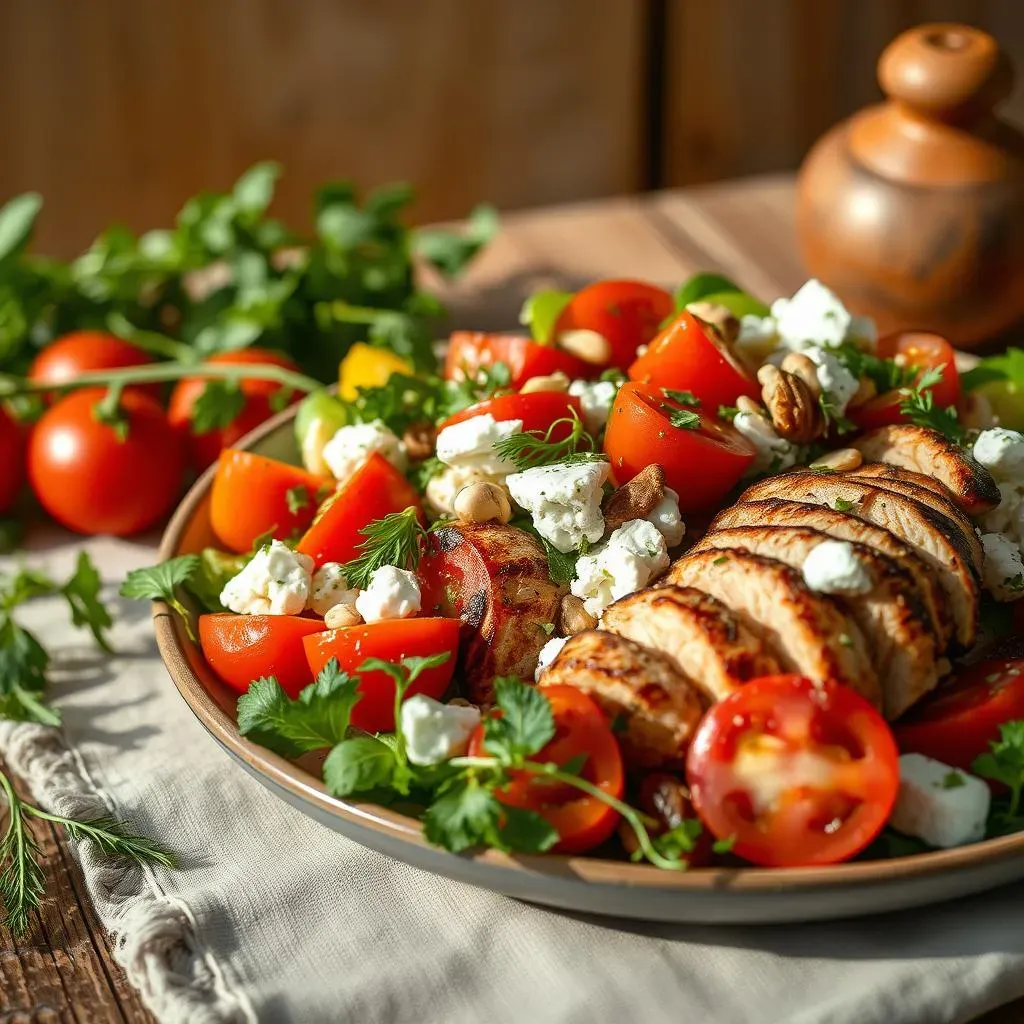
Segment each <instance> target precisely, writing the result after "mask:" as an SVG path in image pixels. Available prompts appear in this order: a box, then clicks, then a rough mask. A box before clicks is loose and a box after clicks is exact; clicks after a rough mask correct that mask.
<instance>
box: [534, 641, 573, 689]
mask: <svg viewBox="0 0 1024 1024" xmlns="http://www.w3.org/2000/svg"><path fill="white" fill-rule="evenodd" d="M568 642H569V638H568V637H567V636H553V637H552V638H551V639H550V640H549V641H548V642H547V643H546V644H545V645H544V646H543V647H542V648H541V649H540V654H539V655H537V668H536V670H535V671H534V673H533V678H534V680H536V681H537V682H540V677H541V676H542V675H543V674H544V670H545V669H546V668H547V667H548V666H549V665H550V664H551V663H552V662H553V661H554V660H555V658H557V657H558V655H559V652H560V651H561V650H562V648H563V647H564V646H565V645H566V644H567V643H568Z"/></svg>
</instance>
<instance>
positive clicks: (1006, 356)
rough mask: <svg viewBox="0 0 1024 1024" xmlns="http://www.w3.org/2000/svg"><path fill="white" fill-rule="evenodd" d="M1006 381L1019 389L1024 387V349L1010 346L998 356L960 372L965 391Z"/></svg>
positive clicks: (983, 360)
mask: <svg viewBox="0 0 1024 1024" xmlns="http://www.w3.org/2000/svg"><path fill="white" fill-rule="evenodd" d="M997 381H998V382H1006V383H1009V384H1012V385H1014V387H1015V388H1016V389H1017V390H1020V389H1024V349H1021V348H1008V349H1007V350H1006V351H1005V352H1003V353H1001V354H1000V355H997V356H988V357H986V358H985V359H982V360H981V361H980V362H979V363H978V365H977V366H974V367H972V368H971V369H970V370H967V371H966V372H964V373H962V374H960V383H961V384H962V385H963V388H964V390H965V391H974V390H975V389H976V388H980V387H982V386H983V385H985V384H991V383H993V382H997Z"/></svg>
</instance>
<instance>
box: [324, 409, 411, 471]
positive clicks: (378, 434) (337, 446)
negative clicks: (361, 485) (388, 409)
mask: <svg viewBox="0 0 1024 1024" xmlns="http://www.w3.org/2000/svg"><path fill="white" fill-rule="evenodd" d="M373 452H380V454H381V455H382V456H383V457H384V458H385V459H387V460H388V462H390V463H391V465H393V466H394V467H395V468H396V469H401V470H404V469H405V468H406V466H407V465H408V458H407V457H406V454H405V445H404V444H402V442H401V441H400V440H399V439H398V438H397V437H396V436H395V435H394V434H393V433H392V432H391V430H390V429H389V428H388V427H387V426H386V424H385V423H384V421H383V420H373V421H372V422H371V423H353V424H352V425H351V426H348V427H341V428H339V429H338V430H337V431H336V432H335V434H334V437H332V438H331V439H330V441H328V442H327V444H326V445H324V450H323V453H322V455H321V457H322V459H323V461H324V463H325V464H326V466H327V468H328V469H329V470H330V471H331V475H332V476H333V477H334V478H335V480H337V481H338V482H339V483H345V482H347V481H348V480H349V479H351V477H352V475H353V474H354V473H355V472H356V470H357V469H359V467H360V466H361V465H362V464H363V463H364V462H365V461H366V460H367V459H368V458H369V457H370V455H372V454H373Z"/></svg>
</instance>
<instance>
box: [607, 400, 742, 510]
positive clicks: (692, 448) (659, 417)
mask: <svg viewBox="0 0 1024 1024" xmlns="http://www.w3.org/2000/svg"><path fill="white" fill-rule="evenodd" d="M679 412H692V413H695V414H696V415H697V416H698V420H697V421H695V423H694V427H693V428H692V429H687V428H684V427H677V426H673V425H672V421H671V419H670V417H671V416H672V415H673V414H674V413H679ZM604 450H605V451H606V452H607V453H608V457H609V458H610V459H611V464H612V475H613V476H614V477H615V480H616V482H617V483H619V484H620V485H621V484H624V483H626V482H627V481H628V480H632V479H633V477H635V476H636V475H637V473H639V472H640V471H641V470H642V469H644V468H645V467H646V466H649V465H650V464H651V463H657V464H658V465H659V466H661V467H662V468H663V469H664V470H665V483H666V484H667V485H668V486H669V487H671V488H672V489H673V490H674V491H677V492H678V494H679V507H680V509H681V510H682V511H684V512H706V511H709V510H710V509H713V508H715V507H716V506H717V505H719V504H720V503H721V501H722V499H723V498H724V497H725V496H726V495H727V494H728V493H729V491H731V490H732V488H733V487H735V486H736V484H737V482H738V481H739V479H740V477H742V476H743V474H744V473H745V472H746V471H747V469H748V467H749V466H750V464H751V463H752V462H753V461H754V457H755V455H756V452H755V451H754V448H753V446H752V445H751V444H750V443H749V442H748V441H747V440H746V438H744V437H743V436H742V435H741V434H740V433H738V432H737V431H735V430H733V428H732V427H731V426H729V425H728V424H727V423H723V422H722V421H721V420H719V419H718V418H717V417H716V416H712V415H708V414H706V413H704V412H701V411H700V410H699V409H691V408H689V407H685V406H682V405H680V404H679V403H678V402H675V401H673V400H671V399H668V398H666V397H665V396H664V395H663V394H661V393H660V392H658V391H656V390H655V389H653V388H648V387H646V386H645V385H643V384H635V383H629V384H624V385H623V386H622V387H621V388H620V389H619V393H618V395H616V397H615V404H614V405H613V406H612V414H611V416H610V417H609V419H608V429H607V431H606V433H605V436H604Z"/></svg>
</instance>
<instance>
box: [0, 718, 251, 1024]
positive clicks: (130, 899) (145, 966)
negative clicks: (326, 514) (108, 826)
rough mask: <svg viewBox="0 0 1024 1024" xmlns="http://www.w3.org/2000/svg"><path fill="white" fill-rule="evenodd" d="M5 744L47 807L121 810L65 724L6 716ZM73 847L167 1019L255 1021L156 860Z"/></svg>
mask: <svg viewBox="0 0 1024 1024" xmlns="http://www.w3.org/2000/svg"><path fill="white" fill-rule="evenodd" d="M0 750H2V751H3V755H4V758H5V760H6V761H7V763H8V764H9V765H10V767H11V768H12V769H13V770H14V771H15V772H17V774H18V775H20V776H21V777H22V778H23V779H24V780H25V781H26V782H27V783H28V785H29V788H30V789H31V791H32V795H33V797H34V799H36V800H37V801H39V803H40V804H42V805H43V807H44V808H45V809H46V810H48V811H51V812H52V813H55V814H60V815H63V816H64V817H74V818H96V817H100V816H102V815H110V814H113V815H115V816H118V814H117V808H116V807H115V806H114V804H113V801H112V800H111V799H110V797H109V795H108V794H105V793H104V792H103V791H102V790H101V789H100V788H99V787H98V786H96V785H95V784H94V783H93V781H92V779H91V778H90V777H89V772H88V770H87V768H86V766H85V764H84V763H83V762H82V760H81V758H80V757H79V756H78V755H77V753H76V752H75V751H74V750H72V749H71V748H69V747H68V745H67V743H66V742H65V739H64V736H63V735H62V734H61V733H60V732H59V731H58V730H56V729H50V728H46V727H45V726H41V725H35V724H32V723H15V722H0ZM72 846H74V847H75V849H76V852H77V854H78V859H79V861H80V862H81V865H82V872H83V874H84V876H85V882H86V886H87V888H88V890H89V895H90V896H91V897H92V900H93V904H94V906H95V908H96V913H97V914H98V916H99V918H100V920H101V921H102V923H103V925H104V927H105V928H107V929H108V931H110V932H111V934H112V935H113V936H114V937H115V939H116V947H115V955H116V957H117V960H118V962H119V963H120V964H121V966H122V967H123V968H124V970H125V973H126V974H127V976H128V980H129V982H130V983H131V984H132V985H134V986H135V988H137V989H138V990H139V993H140V994H141V996H142V999H143V1001H144V1002H145V1004H146V1006H147V1007H148V1008H149V1010H150V1011H151V1012H152V1013H153V1015H154V1016H155V1017H156V1018H157V1019H158V1020H159V1021H160V1022H161V1024H254V1022H255V1021H256V1015H255V1013H254V1012H253V1010H252V1007H251V1006H250V1004H249V1001H248V1000H247V999H246V998H245V996H244V995H243V994H242V993H241V992H240V991H237V990H235V989H234V988H233V987H232V986H231V985H229V984H228V983H227V981H226V979H225V977H224V972H223V970H222V969H221V968H220V967H219V965H218V964H217V963H216V961H215V959H214V958H213V957H212V956H211V955H210V954H209V953H207V952H206V951H205V950H203V948H202V945H201V943H200V942H199V940H198V937H197V934H196V926H195V920H194V918H193V917H192V914H191V912H190V911H189V909H188V907H187V906H186V905H185V904H184V903H182V902H181V901H180V900H176V899H174V898H173V897H171V896H168V895H167V894H166V893H164V892H163V890H162V889H161V887H160V885H159V883H158V880H157V879H156V877H155V875H154V874H153V872H152V870H151V869H150V868H149V867H147V866H141V865H138V864H136V863H134V862H133V861H131V860H128V859H127V858H124V857H112V856H108V855H105V854H102V853H100V852H99V851H98V850H97V849H96V847H95V845H94V844H93V843H91V842H84V843H79V844H72Z"/></svg>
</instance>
